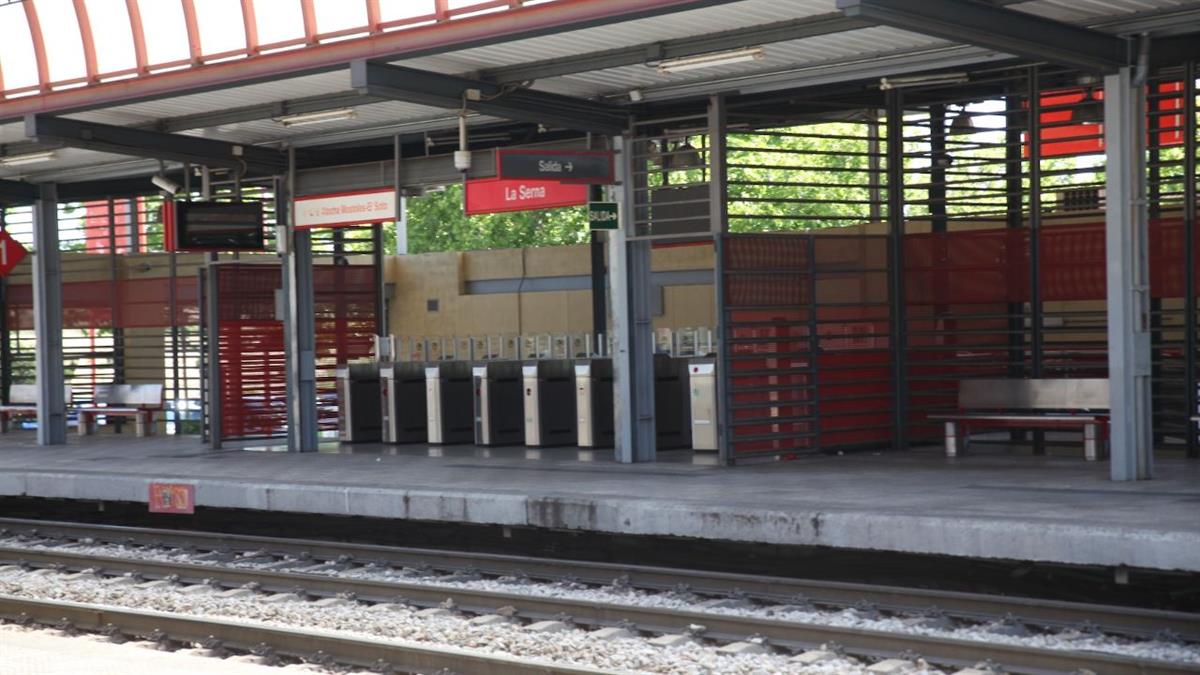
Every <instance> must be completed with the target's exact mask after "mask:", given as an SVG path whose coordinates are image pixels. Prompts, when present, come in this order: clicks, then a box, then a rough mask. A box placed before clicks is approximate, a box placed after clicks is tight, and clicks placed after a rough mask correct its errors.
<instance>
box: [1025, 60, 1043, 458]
mask: <svg viewBox="0 0 1200 675" xmlns="http://www.w3.org/2000/svg"><path fill="white" fill-rule="evenodd" d="M1041 91H1042V85H1041V78H1040V74H1039V72H1038V67H1037V66H1030V68H1029V376H1030V377H1042V376H1043V375H1044V374H1045V373H1044V372H1043V360H1044V359H1043V352H1044V351H1045V347H1044V342H1045V340H1044V332H1045V328H1046V326H1045V319H1044V318H1043V314H1042V94H1041ZM1032 433H1033V454H1035V455H1044V454H1046V432H1045V431H1043V430H1042V429H1034V430H1033V432H1032Z"/></svg>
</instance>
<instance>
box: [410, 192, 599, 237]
mask: <svg viewBox="0 0 1200 675" xmlns="http://www.w3.org/2000/svg"><path fill="white" fill-rule="evenodd" d="M587 237H588V224H587V210H586V209H585V208H584V207H573V208H562V209H545V210H540V211H518V212H512V213H495V214H489V215H482V216H466V215H464V214H463V188H462V186H461V185H452V186H450V187H447V188H446V190H445V191H442V192H431V193H427V194H425V195H424V196H422V197H417V198H410V199H409V200H408V250H409V252H410V253H426V252H430V251H467V250H473V249H486V248H520V247H525V246H556V245H561V244H579V243H583V242H584V241H587ZM392 241H394V236H393V237H392Z"/></svg>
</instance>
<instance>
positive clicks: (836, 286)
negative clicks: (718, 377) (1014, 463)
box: [718, 64, 1200, 461]
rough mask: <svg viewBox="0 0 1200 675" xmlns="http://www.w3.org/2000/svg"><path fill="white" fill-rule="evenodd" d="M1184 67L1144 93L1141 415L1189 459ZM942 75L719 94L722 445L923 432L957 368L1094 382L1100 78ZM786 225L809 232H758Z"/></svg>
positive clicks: (1188, 159) (905, 439)
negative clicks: (839, 89)
mask: <svg viewBox="0 0 1200 675" xmlns="http://www.w3.org/2000/svg"><path fill="white" fill-rule="evenodd" d="M1196 74H1197V73H1196V68H1195V65H1194V64H1186V65H1183V66H1177V67H1172V68H1166V69H1163V70H1161V71H1159V72H1157V73H1154V74H1153V75H1152V77H1151V79H1150V81H1149V83H1148V85H1147V95H1148V101H1149V108H1150V113H1149V119H1148V126H1149V134H1148V140H1149V147H1148V156H1149V164H1148V167H1149V171H1148V174H1149V176H1148V177H1149V195H1150V200H1149V201H1150V210H1151V214H1150V215H1151V232H1150V246H1151V250H1150V257H1151V263H1150V268H1151V276H1152V279H1151V281H1152V283H1151V295H1152V298H1153V308H1152V309H1153V311H1152V315H1151V317H1150V321H1151V323H1152V329H1153V357H1152V358H1153V363H1152V366H1153V378H1152V383H1153V397H1154V408H1153V410H1154V429H1155V437H1156V444H1157V446H1158V448H1159V449H1160V450H1161V449H1169V448H1171V447H1186V448H1187V451H1188V454H1189V455H1191V456H1197V453H1196V450H1197V445H1198V440H1200V439H1197V434H1196V427H1195V425H1194V424H1193V423H1190V422H1189V421H1188V417H1189V416H1190V415H1193V414H1196V412H1197V411H1198V408H1197V375H1198V373H1197V367H1196V362H1197V359H1200V352H1198V351H1197V349H1198V345H1197V337H1196V336H1197V331H1198V330H1200V326H1198V325H1197V321H1198V317H1197V312H1196V294H1197V292H1198V291H1200V285H1198V283H1200V282H1198V280H1197V279H1196V272H1195V266H1196V257H1197V255H1200V250H1198V248H1197V247H1198V246H1200V243H1198V242H1197V241H1196V236H1195V220H1196V181H1197V96H1196ZM944 81H945V78H942V83H941V84H932V85H929V86H923V85H922V84H921V83H920V82H919V81H914V83H912V84H911V85H910V86H906V87H905V88H904V89H903V90H893V91H890V92H886V93H885V94H881V95H870V94H859V95H858V96H859V98H858V99H857V100H849V99H847V100H842V101H839V100H833V99H829V100H818V101H813V100H807V99H806V100H804V102H803V103H798V102H797V101H799V100H800V99H797V98H795V97H793V98H792V99H789V100H787V101H780V102H778V104H777V105H773V106H764V105H763V104H761V103H757V104H754V106H749V105H748V106H747V108H746V109H744V110H743V109H739V108H738V107H736V106H730V108H729V111H728V124H727V126H726V145H727V147H728V152H727V156H726V166H725V171H726V173H727V175H728V188H727V193H726V195H725V205H726V207H727V209H728V229H729V230H730V231H731V232H732V233H733V234H728V235H725V236H724V237H723V238H722V240H721V242H720V255H719V257H718V264H719V266H720V278H721V279H722V283H721V285H720V291H719V293H720V302H721V315H720V316H721V319H722V321H723V326H722V339H723V341H724V342H723V343H722V344H723V347H724V355H725V368H726V373H725V375H724V378H725V379H723V382H724V383H725V386H726V391H725V393H726V403H727V404H728V405H727V408H728V413H727V418H726V422H727V424H726V429H727V433H728V436H727V441H728V442H727V443H726V445H727V446H728V448H727V456H726V459H728V460H730V461H736V460H737V459H740V458H742V457H751V456H756V455H772V456H787V455H788V454H791V453H796V452H801V451H812V450H817V449H824V450H829V449H834V448H842V447H854V446H862V445H868V446H869V445H876V446H884V445H893V446H896V447H903V446H905V445H908V444H911V443H923V442H936V440H937V439H938V438H939V435H940V429H939V428H937V427H936V426H935V425H932V424H930V423H929V422H928V421H927V416H928V415H929V414H931V413H934V412H938V411H943V410H948V409H952V408H954V407H956V397H957V391H958V383H959V382H960V381H961V380H963V379H967V378H977V377H1106V376H1107V366H1108V363H1107V359H1108V355H1107V326H1106V314H1105V297H1106V294H1105V264H1106V263H1105V253H1104V248H1105V234H1104V232H1105V226H1104V205H1105V199H1104V185H1105V174H1104V147H1103V126H1102V123H1103V122H1102V118H1103V115H1102V112H1103V96H1104V94H1103V88H1102V85H1101V83H1100V82H1099V81H1098V80H1097V79H1095V78H1089V77H1087V76H1083V75H1080V74H1079V73H1075V72H1070V71H1066V70H1063V69H1058V68H1051V67H1022V68H1015V69H1014V68H1004V69H995V70H990V71H976V72H973V73H971V74H970V77H969V78H966V80H965V81H964V82H960V83H957V84H953V85H947V84H945V83H944ZM789 106H792V107H791V108H789ZM888 113H890V115H889V114H888ZM881 114H882V115H883V116H882V117H881ZM806 116H807V117H808V119H809V121H804V120H805V117H806ZM789 119H790V120H799V121H791V122H789V121H788V120H789ZM813 120H817V121H813ZM889 137H890V139H891V141H892V142H889ZM846 226H849V227H846ZM832 228H837V230H836V232H835V231H834V230H833V229H832ZM787 231H791V232H796V231H801V232H803V233H804V234H799V233H794V234H786V235H784V234H779V235H766V234H751V233H763V232H787ZM742 233H744V234H742ZM887 233H891V234H890V239H889V234H887ZM851 242H854V243H851ZM856 246H857V247H859V248H858V249H856ZM851 346H853V347H854V348H853V349H851V348H850V347H851ZM839 368H841V369H843V370H844V372H845V373H847V375H846V379H845V383H844V384H843V385H842V386H841V387H840V388H838V387H837V386H835V385H834V380H833V379H832V374H831V373H832V372H837V370H838V369H839ZM892 383H899V385H900V386H899V387H893V386H892ZM889 424H891V426H892V432H893V433H892V434H891V435H890V436H889V435H888V425H889ZM842 425H844V426H842ZM1010 440H1020V439H1017V438H1014V439H1010ZM1027 440H1031V441H1032V443H1033V446H1034V448H1035V451H1038V452H1041V451H1042V449H1043V441H1044V439H1043V438H1042V437H1041V435H1040V434H1033V435H1030V436H1029V437H1028V439H1027Z"/></svg>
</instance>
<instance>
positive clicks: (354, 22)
mask: <svg viewBox="0 0 1200 675" xmlns="http://www.w3.org/2000/svg"><path fill="white" fill-rule="evenodd" d="M313 10H314V13H315V14H316V17H317V34H318V35H324V34H325V33H334V32H337V31H342V30H348V29H351V28H365V27H366V25H367V3H366V2H364V1H363V0H313Z"/></svg>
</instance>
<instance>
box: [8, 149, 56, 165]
mask: <svg viewBox="0 0 1200 675" xmlns="http://www.w3.org/2000/svg"><path fill="white" fill-rule="evenodd" d="M54 157H55V154H54V151H53V150H46V151H44V152H30V153H26V154H24V155H10V156H8V157H0V166H20V165H21V164H36V163H38V162H48V161H50V160H52V159H54Z"/></svg>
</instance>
